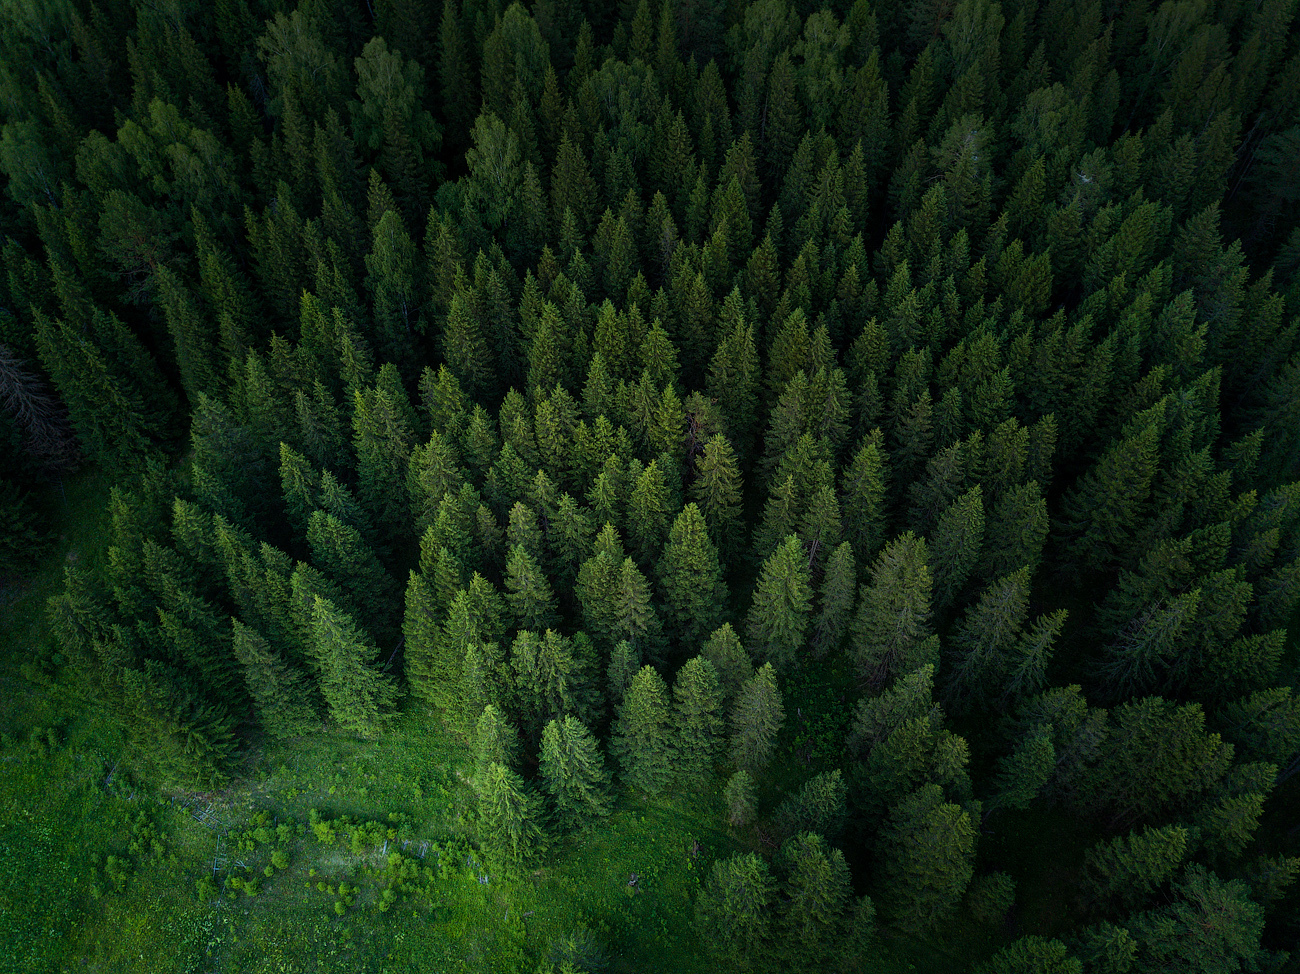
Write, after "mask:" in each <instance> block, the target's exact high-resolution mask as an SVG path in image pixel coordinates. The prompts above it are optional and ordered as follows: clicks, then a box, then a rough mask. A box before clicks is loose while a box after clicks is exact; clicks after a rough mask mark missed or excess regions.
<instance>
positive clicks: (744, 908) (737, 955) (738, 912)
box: [694, 852, 776, 969]
mask: <svg viewBox="0 0 1300 974" xmlns="http://www.w3.org/2000/svg"><path fill="white" fill-rule="evenodd" d="M775 892H776V883H775V882H774V881H773V880H772V877H771V874H770V873H769V872H768V868H767V863H765V862H764V861H763V860H762V859H760V858H759V857H758V856H757V855H756V854H754V853H752V852H750V853H747V854H744V855H741V854H736V855H734V856H732V857H731V858H730V859H719V860H717V861H716V862H714V864H713V868H712V869H711V870H710V872H709V876H708V878H707V879H706V880H705V881H704V885H703V887H702V888H701V889H700V892H699V893H698V894H697V895H696V897H695V920H694V925H695V930H696V932H697V933H698V934H699V936H700V939H701V940H702V941H703V942H704V943H705V944H706V945H707V948H708V950H709V953H710V954H711V955H712V956H713V957H715V958H716V959H717V960H718V961H720V962H723V963H725V964H728V965H730V966H733V967H736V968H738V969H745V968H748V967H750V966H752V964H753V963H754V962H755V961H757V960H758V959H759V958H762V957H763V956H765V954H766V951H767V949H768V938H769V937H770V935H771V919H770V910H771V903H772V899H773V894H774V893H775Z"/></svg>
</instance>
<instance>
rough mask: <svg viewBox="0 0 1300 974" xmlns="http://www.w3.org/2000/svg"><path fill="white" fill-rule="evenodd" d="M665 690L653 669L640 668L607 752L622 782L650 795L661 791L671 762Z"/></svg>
mask: <svg viewBox="0 0 1300 974" xmlns="http://www.w3.org/2000/svg"><path fill="white" fill-rule="evenodd" d="M670 716H671V712H670V710H669V706H668V688H667V687H666V686H664V681H663V678H662V677H660V676H659V674H658V673H657V672H656V671H655V668H654V667H653V666H643V667H642V668H641V670H640V672H639V673H637V675H636V676H635V677H633V678H632V683H631V685H630V686H629V687H628V688H627V692H626V693H625V694H624V696H623V706H622V707H620V708H619V712H618V719H617V720H616V721H615V723H614V736H613V738H612V740H611V742H610V753H612V754H613V755H614V757H616V758H617V759H618V762H619V765H620V767H621V768H622V769H623V780H624V781H625V782H626V783H627V784H629V785H631V786H632V787H634V788H639V789H640V790H642V791H648V792H650V793H652V794H654V793H656V792H659V791H662V790H663V788H664V787H665V786H666V785H667V783H668V780H669V777H670V775H671V768H672V762H673V759H674V753H673V747H672V743H671V734H670V732H669V729H668V728H669V723H668V722H669V719H670Z"/></svg>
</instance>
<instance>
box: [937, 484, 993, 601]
mask: <svg viewBox="0 0 1300 974" xmlns="http://www.w3.org/2000/svg"><path fill="white" fill-rule="evenodd" d="M983 544H984V499H983V494H982V491H981V489H980V486H979V485H978V484H977V485H976V486H974V487H973V488H971V489H970V490H969V491H967V492H966V493H965V494H963V495H962V496H961V497H959V498H957V500H955V501H953V503H952V505H951V506H949V508H948V509H947V510H946V511H944V512H943V515H942V516H941V517H940V518H939V523H938V525H937V526H936V527H935V529H934V532H933V533H932V535H931V537H930V559H929V563H930V570H931V572H932V573H933V576H934V606H935V608H936V609H937V610H939V611H940V612H942V611H944V610H945V609H947V608H948V607H949V606H951V605H952V604H953V602H955V601H956V599H957V596H958V595H959V594H960V593H961V591H962V589H963V587H964V586H965V584H966V580H967V579H968V578H969V577H970V574H971V572H972V571H974V570H975V566H976V565H977V564H978V563H979V558H980V550H981V548H982V546H983Z"/></svg>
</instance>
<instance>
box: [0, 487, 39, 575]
mask: <svg viewBox="0 0 1300 974" xmlns="http://www.w3.org/2000/svg"><path fill="white" fill-rule="evenodd" d="M49 543H50V537H49V533H48V532H47V531H45V530H43V529H42V527H41V521H40V518H39V516H38V515H37V513H36V512H35V511H33V510H32V508H31V504H30V498H29V497H27V496H26V495H24V494H23V493H22V492H21V491H20V490H19V488H18V485H17V484H14V483H12V482H10V481H8V480H0V577H10V576H17V575H22V574H23V573H25V572H26V571H27V570H28V569H30V568H31V566H32V564H33V562H35V561H36V560H37V559H39V558H40V556H41V555H42V554H43V553H44V552H45V550H46V548H47V547H48V546H49Z"/></svg>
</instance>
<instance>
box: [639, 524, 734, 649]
mask: <svg viewBox="0 0 1300 974" xmlns="http://www.w3.org/2000/svg"><path fill="white" fill-rule="evenodd" d="M656 567H657V570H658V574H659V585H660V590H661V591H662V592H663V595H664V602H665V603H666V608H667V612H666V613H665V616H666V617H665V622H666V623H667V627H668V630H669V633H670V634H671V635H672V636H673V637H675V638H676V639H677V640H678V642H679V643H680V644H681V645H682V646H684V647H692V646H696V645H698V644H699V643H700V642H701V641H702V640H703V639H704V637H705V636H706V635H707V634H708V633H710V632H712V631H713V630H714V629H715V628H716V627H717V625H718V622H719V621H720V620H721V613H722V609H723V607H724V606H725V605H726V602H727V586H726V583H725V582H723V580H722V569H721V567H720V566H719V564H718V553H717V550H716V549H715V548H714V547H713V542H712V541H711V540H710V539H709V534H708V531H707V529H706V528H705V522H704V518H703V517H702V516H701V514H700V509H699V508H698V507H697V506H696V505H695V504H687V505H686V507H684V508H683V509H682V512H681V513H680V514H678V515H677V519H676V520H675V521H673V526H672V529H671V530H670V531H669V533H668V543H667V544H666V545H664V550H663V555H662V557H661V558H660V559H659V562H658V564H657V566H656Z"/></svg>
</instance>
